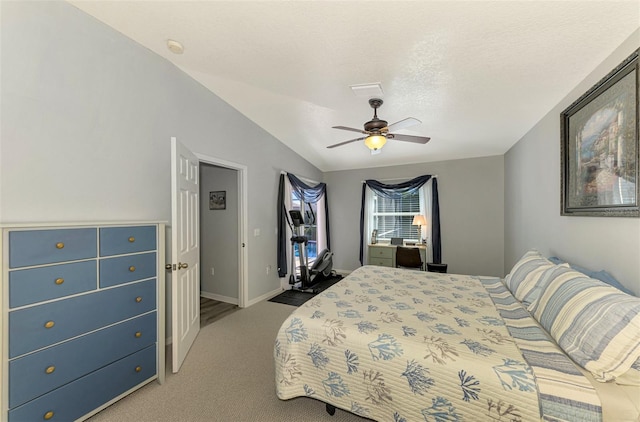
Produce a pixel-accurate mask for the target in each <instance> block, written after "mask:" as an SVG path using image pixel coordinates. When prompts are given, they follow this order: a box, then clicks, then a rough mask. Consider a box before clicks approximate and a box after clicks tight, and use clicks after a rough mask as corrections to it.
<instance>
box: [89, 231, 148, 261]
mask: <svg viewBox="0 0 640 422" xmlns="http://www.w3.org/2000/svg"><path fill="white" fill-rule="evenodd" d="M155 248H156V227H155V226H135V227H107V228H101V229H100V256H110V255H120V254H127V253H132V252H144V251H151V250H154V249H155Z"/></svg>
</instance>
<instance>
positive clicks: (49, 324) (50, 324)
mask: <svg viewBox="0 0 640 422" xmlns="http://www.w3.org/2000/svg"><path fill="white" fill-rule="evenodd" d="M54 325H56V323H55V322H53V321H47V322H45V323H44V328H53V326H54Z"/></svg>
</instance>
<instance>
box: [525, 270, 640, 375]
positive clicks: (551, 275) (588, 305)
mask: <svg viewBox="0 0 640 422" xmlns="http://www.w3.org/2000/svg"><path fill="white" fill-rule="evenodd" d="M541 281H542V283H541V286H540V287H541V293H540V297H539V298H538V300H537V301H536V302H534V303H533V304H532V305H530V306H529V311H530V312H531V314H532V315H533V317H534V318H535V319H536V320H538V322H539V323H540V325H542V326H543V327H544V328H545V329H546V330H547V332H548V333H549V334H551V336H552V337H553V338H554V339H555V340H556V342H557V343H558V345H559V346H560V347H561V348H562V350H564V351H565V353H567V355H569V356H570V357H571V358H572V359H573V360H574V361H575V362H576V363H578V364H579V365H580V366H582V367H583V368H585V369H586V370H588V371H589V372H591V373H592V374H593V376H594V378H595V379H596V380H598V381H602V382H604V381H611V380H614V379H616V378H617V377H618V376H621V375H623V374H624V373H625V372H627V371H629V369H630V368H631V366H632V365H634V363H635V362H636V361H637V359H638V358H640V298H637V297H634V296H631V295H628V294H626V293H623V292H621V291H620V290H618V289H616V288H615V287H612V286H609V285H608V284H606V283H604V282H602V281H600V280H596V279H593V278H590V277H587V276H586V275H584V274H582V273H580V272H577V271H574V270H572V269H571V268H568V267H564V266H556V267H554V268H550V269H548V270H546V271H545V272H544V274H542V276H541Z"/></svg>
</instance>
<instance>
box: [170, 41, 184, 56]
mask: <svg viewBox="0 0 640 422" xmlns="http://www.w3.org/2000/svg"><path fill="white" fill-rule="evenodd" d="M167 48H168V49H169V51H171V52H172V53H173V54H182V53H184V47H183V46H182V44H180V43H179V42H178V41H174V40H167Z"/></svg>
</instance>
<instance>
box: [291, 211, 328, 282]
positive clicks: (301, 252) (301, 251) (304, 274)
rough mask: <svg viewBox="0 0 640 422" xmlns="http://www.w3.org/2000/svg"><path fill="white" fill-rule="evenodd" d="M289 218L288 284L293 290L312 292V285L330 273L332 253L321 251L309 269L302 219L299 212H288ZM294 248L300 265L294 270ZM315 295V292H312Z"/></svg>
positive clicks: (313, 218) (326, 250) (313, 221)
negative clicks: (289, 271) (289, 270)
mask: <svg viewBox="0 0 640 422" xmlns="http://www.w3.org/2000/svg"><path fill="white" fill-rule="evenodd" d="M289 215H290V216H291V223H290V224H289V227H290V228H291V233H292V236H291V274H290V275H289V284H291V285H293V286H294V287H293V288H295V289H298V290H302V291H313V288H312V287H313V285H315V284H317V283H318V282H319V281H321V280H324V279H326V278H327V277H329V276H330V275H331V273H332V268H333V259H332V258H333V252H331V251H330V250H329V249H323V250H322V251H321V252H320V253H319V254H318V256H317V257H316V260H315V262H314V263H313V266H312V267H311V268H309V256H308V253H307V244H308V243H309V238H308V237H307V236H305V235H304V229H305V227H306V226H305V223H304V217H303V216H302V212H301V211H300V210H290V211H289ZM311 217H312V222H311V224H314V223H315V215H314V214H313V210H312V211H311ZM296 246H297V248H298V256H299V258H300V265H299V266H298V267H297V268H296V256H295V255H296ZM314 293H315V292H314Z"/></svg>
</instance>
